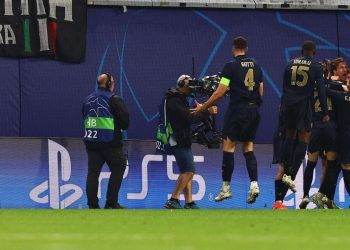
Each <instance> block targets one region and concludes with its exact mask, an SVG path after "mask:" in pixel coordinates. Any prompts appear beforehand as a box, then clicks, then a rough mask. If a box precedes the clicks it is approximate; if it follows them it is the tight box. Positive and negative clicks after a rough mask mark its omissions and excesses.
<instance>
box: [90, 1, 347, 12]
mask: <svg viewBox="0 0 350 250" xmlns="http://www.w3.org/2000/svg"><path fill="white" fill-rule="evenodd" d="M88 4H89V5H110V6H116V5H117V6H145V7H197V8H248V9H312V10H326V9H327V10H350V0H88ZM124 9H125V7H124Z"/></svg>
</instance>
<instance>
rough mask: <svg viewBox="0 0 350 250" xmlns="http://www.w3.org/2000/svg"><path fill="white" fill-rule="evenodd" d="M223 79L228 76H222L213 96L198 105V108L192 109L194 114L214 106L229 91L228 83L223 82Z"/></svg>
mask: <svg viewBox="0 0 350 250" xmlns="http://www.w3.org/2000/svg"><path fill="white" fill-rule="evenodd" d="M223 79H226V78H221V81H220V84H219V87H218V88H217V89H216V90H215V92H214V93H213V94H212V95H211V97H210V98H209V99H208V100H207V101H206V102H204V103H203V104H202V105H197V107H196V108H194V109H191V112H192V113H193V114H197V113H199V112H202V111H204V110H207V109H208V108H209V107H211V106H213V104H215V103H216V102H217V101H218V100H220V99H221V98H222V97H223V96H224V95H225V94H226V92H227V87H228V85H225V84H223V83H222V82H223Z"/></svg>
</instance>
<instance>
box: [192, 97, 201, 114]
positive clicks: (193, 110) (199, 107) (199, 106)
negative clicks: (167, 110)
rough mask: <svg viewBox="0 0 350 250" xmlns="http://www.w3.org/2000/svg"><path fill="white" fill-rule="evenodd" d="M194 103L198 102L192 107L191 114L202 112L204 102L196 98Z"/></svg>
mask: <svg viewBox="0 0 350 250" xmlns="http://www.w3.org/2000/svg"><path fill="white" fill-rule="evenodd" d="M194 103H195V104H196V107H195V108H191V109H190V112H191V114H197V113H199V112H202V111H203V104H201V103H199V102H197V101H196V100H194Z"/></svg>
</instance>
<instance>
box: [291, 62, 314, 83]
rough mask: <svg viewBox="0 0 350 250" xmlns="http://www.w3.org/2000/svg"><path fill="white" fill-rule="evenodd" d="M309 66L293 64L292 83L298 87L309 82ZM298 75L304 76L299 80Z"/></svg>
mask: <svg viewBox="0 0 350 250" xmlns="http://www.w3.org/2000/svg"><path fill="white" fill-rule="evenodd" d="M309 69H310V68H309V67H307V66H292V67H291V70H292V81H291V83H290V84H291V85H297V86H298V87H304V86H305V85H306V84H307V81H308V80H309V75H308V73H307V72H308V71H309ZM297 75H299V76H301V77H302V80H301V81H297Z"/></svg>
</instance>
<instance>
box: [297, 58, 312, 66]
mask: <svg viewBox="0 0 350 250" xmlns="http://www.w3.org/2000/svg"><path fill="white" fill-rule="evenodd" d="M293 64H304V65H310V64H311V61H309V60H301V59H294V60H293Z"/></svg>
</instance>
